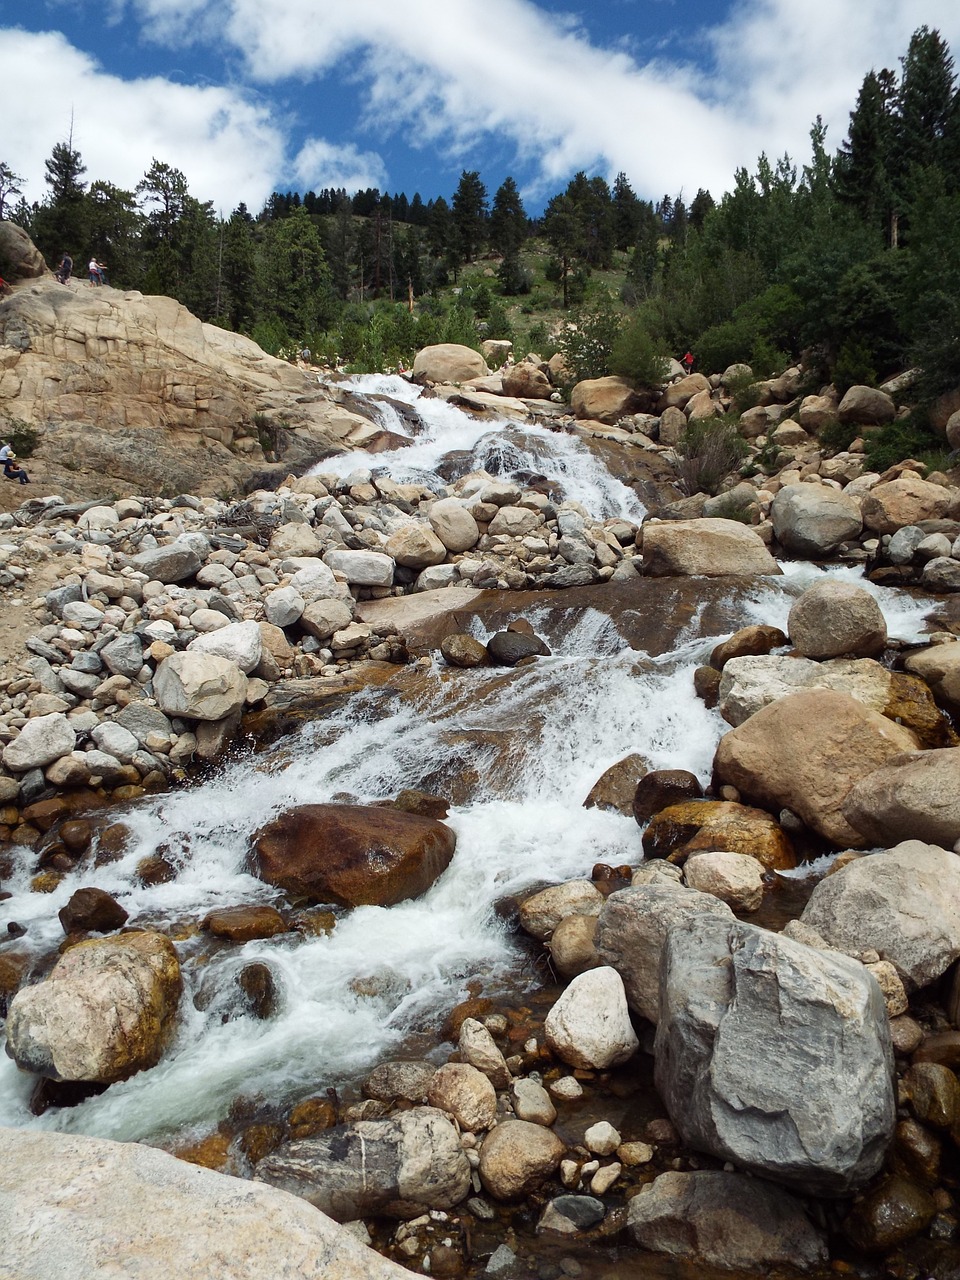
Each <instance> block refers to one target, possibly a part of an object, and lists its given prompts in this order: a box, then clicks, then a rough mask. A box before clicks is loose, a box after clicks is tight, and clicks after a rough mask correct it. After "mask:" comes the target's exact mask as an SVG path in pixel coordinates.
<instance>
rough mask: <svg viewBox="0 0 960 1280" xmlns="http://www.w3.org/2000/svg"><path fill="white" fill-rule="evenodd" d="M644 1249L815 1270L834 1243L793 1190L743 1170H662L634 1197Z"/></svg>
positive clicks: (632, 1220)
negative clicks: (816, 1225)
mask: <svg viewBox="0 0 960 1280" xmlns="http://www.w3.org/2000/svg"><path fill="white" fill-rule="evenodd" d="M627 1224H628V1226H629V1229H630V1234H631V1235H632V1236H633V1239H634V1240H635V1241H636V1243H637V1244H638V1245H639V1246H640V1248H641V1249H650V1250H652V1251H653V1252H655V1253H670V1254H673V1255H674V1256H675V1257H680V1258H689V1259H690V1260H691V1261H692V1262H696V1263H701V1264H702V1263H706V1264H707V1265H708V1266H714V1267H723V1268H724V1269H726V1270H730V1271H738V1272H739V1271H756V1272H765V1271H767V1270H768V1269H769V1268H770V1267H781V1266H782V1267H799V1268H801V1269H802V1270H811V1269H812V1268H814V1267H817V1266H820V1265H822V1264H824V1263H825V1262H826V1261H827V1246H826V1242H825V1241H824V1240H823V1239H822V1237H821V1236H820V1235H819V1233H818V1232H817V1231H816V1230H814V1228H813V1226H812V1225H811V1224H810V1221H809V1219H808V1218H807V1216H806V1214H805V1213H804V1212H803V1210H802V1209H801V1207H800V1205H799V1204H798V1203H797V1202H796V1200H794V1199H793V1198H792V1196H790V1195H789V1194H788V1193H787V1192H785V1191H781V1190H779V1188H777V1187H772V1186H770V1185H769V1184H768V1183H765V1182H758V1181H756V1180H755V1179H753V1178H746V1177H744V1176H743V1175H742V1174H737V1173H720V1172H716V1173H715V1172H712V1171H708V1170H701V1171H699V1172H697V1173H662V1174H661V1175H660V1177H659V1178H657V1180H656V1181H655V1182H653V1183H652V1184H651V1185H650V1186H647V1187H644V1188H643V1191H642V1192H641V1194H640V1195H638V1196H634V1197H633V1199H632V1200H631V1201H630V1204H629V1209H628V1214H627Z"/></svg>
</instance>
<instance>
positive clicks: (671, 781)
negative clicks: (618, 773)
mask: <svg viewBox="0 0 960 1280" xmlns="http://www.w3.org/2000/svg"><path fill="white" fill-rule="evenodd" d="M702 796H703V788H702V787H701V785H700V779H699V778H698V777H697V775H696V774H695V773H690V771H689V770H688V769H651V770H650V772H649V773H648V774H645V775H644V777H642V778H641V779H640V781H639V782H638V783H637V789H636V791H635V792H634V793H633V816H634V818H636V820H637V822H638V823H639V824H640V826H643V824H644V823H645V822H649V820H650V819H651V818H652V817H653V815H654V814H655V813H659V812H660V810H661V809H666V808H667V806H668V805H671V804H679V803H680V802H681V801H683V800H699V799H700V798H701V797H702Z"/></svg>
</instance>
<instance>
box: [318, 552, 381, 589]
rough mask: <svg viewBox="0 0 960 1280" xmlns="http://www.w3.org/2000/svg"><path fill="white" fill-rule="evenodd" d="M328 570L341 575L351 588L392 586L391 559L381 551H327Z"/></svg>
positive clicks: (325, 558) (325, 556) (325, 557)
mask: <svg viewBox="0 0 960 1280" xmlns="http://www.w3.org/2000/svg"><path fill="white" fill-rule="evenodd" d="M323 558H324V561H325V563H326V564H327V566H328V568H330V569H333V570H334V571H335V572H337V573H342V574H343V576H344V577H345V578H346V580H347V582H349V583H350V584H351V585H352V586H358V587H389V586H392V584H393V570H394V562H393V558H392V557H391V556H388V555H384V553H383V552H382V551H337V550H333V551H328V552H326V554H325V555H324V557H323Z"/></svg>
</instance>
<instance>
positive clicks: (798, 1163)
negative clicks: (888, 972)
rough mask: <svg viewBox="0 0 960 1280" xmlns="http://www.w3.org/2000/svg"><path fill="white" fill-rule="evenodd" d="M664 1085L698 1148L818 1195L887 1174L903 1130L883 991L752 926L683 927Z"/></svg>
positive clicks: (663, 1035)
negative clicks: (886, 1162) (889, 1153)
mask: <svg viewBox="0 0 960 1280" xmlns="http://www.w3.org/2000/svg"><path fill="white" fill-rule="evenodd" d="M654 1054H655V1057H656V1067H655V1078H656V1082H657V1088H658V1089H659V1091H660V1094H661V1096H662V1098H663V1100H664V1102H665V1103H666V1106H667V1109H668V1111H669V1113H670V1118H671V1119H672V1120H673V1123H674V1124H675V1125H676V1127H677V1129H678V1130H679V1131H680V1133H681V1135H682V1136H683V1139H684V1141H685V1142H688V1143H689V1144H690V1145H692V1146H694V1147H697V1148H699V1149H700V1150H702V1151H707V1152H709V1153H710V1154H711V1155H714V1156H716V1157H717V1158H718V1159H720V1160H732V1161H733V1162H734V1163H735V1164H736V1165H737V1166H739V1167H741V1168H745V1169H749V1170H751V1171H752V1172H754V1173H757V1174H759V1175H761V1176H762V1177H766V1178H771V1179H773V1180H774V1181H777V1182H786V1183H788V1184H790V1185H792V1186H795V1187H798V1188H799V1189H801V1190H803V1191H805V1192H808V1193H811V1194H815V1195H837V1196H840V1195H846V1194H848V1193H849V1192H850V1191H851V1190H852V1189H854V1188H856V1187H858V1186H860V1185H861V1184H863V1183H864V1182H866V1181H868V1180H869V1179H870V1178H871V1177H873V1175H874V1174H875V1173H876V1172H877V1171H878V1169H879V1168H880V1166H881V1164H882V1162H883V1157H884V1153H885V1151H886V1147H887V1145H888V1143H889V1141H890V1139H891V1138H892V1137H893V1130H894V1125H895V1124H896V1098H895V1096H894V1089H893V1049H892V1046H891V1042H890V1031H889V1025H888V1021H887V1012H886V1005H885V1004H884V1000H883V995H882V993H881V991H880V988H879V986H878V985H877V983H876V981H875V980H874V978H873V977H872V976H871V975H870V974H868V973H867V972H866V970H865V969H864V968H863V966H862V965H861V964H859V963H858V962H857V961H855V960H851V959H849V958H848V957H846V956H842V955H834V954H831V953H827V952H823V951H818V950H815V949H814V948H813V947H808V946H805V945H804V944H803V943H800V942H795V941H794V940H793V939H790V938H786V937H784V936H782V935H780V934H775V933H771V932H769V931H768V930H766V929H760V928H757V927H756V926H754V925H749V924H744V923H742V922H741V921H723V920H718V919H716V918H711V917H700V918H698V919H691V920H688V921H687V922H686V923H684V924H680V925H678V926H676V927H674V928H673V929H671V930H670V931H669V933H668V935H667V939H666V945H665V947H664V955H663V964H662V967H661V974H660V1021H659V1023H658V1026H657V1035H656V1041H655V1045H654Z"/></svg>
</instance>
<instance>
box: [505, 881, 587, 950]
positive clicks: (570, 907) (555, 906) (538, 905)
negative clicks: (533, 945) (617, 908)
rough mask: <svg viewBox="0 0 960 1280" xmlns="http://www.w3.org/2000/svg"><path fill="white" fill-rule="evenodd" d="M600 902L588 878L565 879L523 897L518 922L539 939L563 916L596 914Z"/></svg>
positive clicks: (547, 936) (549, 932) (545, 936)
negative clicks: (527, 896) (561, 882)
mask: <svg viewBox="0 0 960 1280" xmlns="http://www.w3.org/2000/svg"><path fill="white" fill-rule="evenodd" d="M604 901H605V899H604V896H603V894H602V893H601V892H600V890H599V889H598V888H597V887H596V885H595V884H594V883H593V881H592V880H566V881H564V883H563V884H555V885H551V886H550V888H549V889H541V890H540V892H539V893H534V894H532V895H531V896H530V897H529V898H525V899H524V900H523V902H521V904H520V925H521V927H522V928H523V929H524V930H525V932H527V933H529V934H530V935H531V937H534V938H537V939H539V941H540V942H543V941H544V940H545V939H546V938H549V937H550V935H551V934H552V933H553V931H554V929H556V927H557V925H558V924H559V923H560V921H561V920H563V919H564V917H566V916H571V915H578V916H598V915H599V914H600V909H601V907H602V906H603V904H604Z"/></svg>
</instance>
